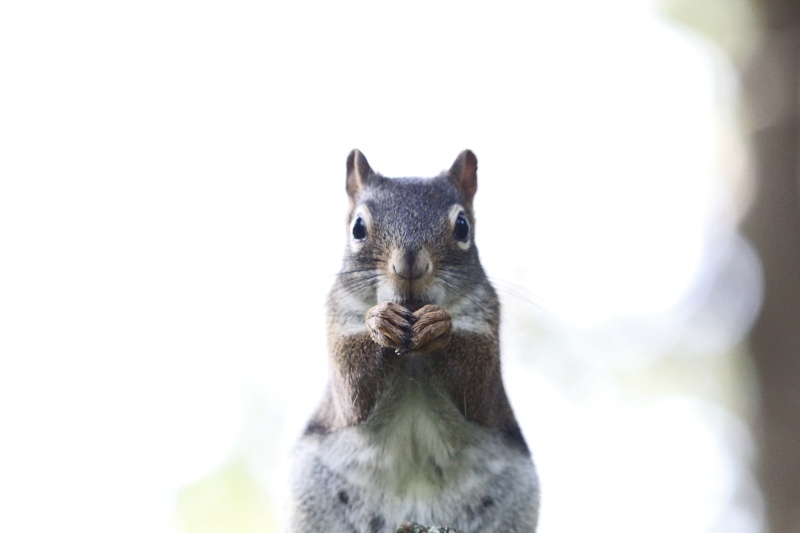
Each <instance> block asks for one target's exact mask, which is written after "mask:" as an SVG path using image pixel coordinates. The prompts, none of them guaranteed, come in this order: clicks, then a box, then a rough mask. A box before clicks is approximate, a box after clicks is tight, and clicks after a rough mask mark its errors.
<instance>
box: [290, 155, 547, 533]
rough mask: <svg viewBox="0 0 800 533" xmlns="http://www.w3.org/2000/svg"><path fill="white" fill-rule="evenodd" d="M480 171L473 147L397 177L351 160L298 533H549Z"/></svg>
mask: <svg viewBox="0 0 800 533" xmlns="http://www.w3.org/2000/svg"><path fill="white" fill-rule="evenodd" d="M477 167H478V161H477V158H476V157H475V155H474V154H473V153H472V152H471V151H469V150H465V151H463V152H462V153H461V154H460V155H459V156H458V158H457V159H456V161H455V162H454V163H453V165H452V166H451V168H450V169H449V170H447V171H444V172H442V173H441V174H439V175H438V176H437V177H435V178H387V177H384V176H382V175H380V174H378V173H377V172H375V171H373V170H372V168H370V165H369V163H368V162H367V159H366V158H365V157H364V155H363V154H362V153H361V152H359V151H358V150H353V151H352V152H351V153H350V155H349V156H348V158H347V180H346V190H347V195H348V197H349V212H348V216H347V226H346V227H347V244H346V248H345V253H344V262H343V266H342V270H341V271H340V272H339V274H338V275H337V277H336V280H335V282H334V284H333V287H332V289H331V291H330V295H329V298H328V305H327V317H328V351H329V380H328V385H327V388H326V390H325V394H324V398H323V401H322V403H321V405H320V406H319V408H318V409H317V411H316V413H315V414H314V415H313V417H312V418H311V420H310V422H309V423H308V425H307V426H306V429H305V431H304V433H303V435H302V437H301V438H300V440H299V442H298V444H297V446H296V447H295V450H294V466H293V470H292V475H291V482H290V494H289V498H288V499H289V501H288V520H287V524H286V531H291V532H323V531H325V532H338V531H343V532H348V533H349V532H359V533H393V532H395V531H396V530H398V528H400V530H408V531H410V530H411V529H410V526H411V525H413V524H416V525H418V523H422V524H427V525H435V526H437V527H446V528H452V529H447V531H459V532H463V533H477V532H479V531H491V532H500V531H503V532H520V533H533V532H535V531H536V523H537V520H538V513H539V481H538V477H537V473H536V469H535V467H534V463H533V460H532V458H531V454H530V451H529V449H528V446H527V444H526V442H525V439H524V438H523V435H522V432H521V431H520V428H519V425H518V424H517V421H516V419H515V417H514V413H513V411H512V409H511V405H510V403H509V400H508V398H507V396H506V392H505V389H504V387H503V381H502V377H501V373H500V339H499V322H500V305H499V301H498V298H497V294H496V292H495V290H494V288H493V287H492V285H491V284H490V282H489V280H488V278H487V277H486V274H485V272H484V270H483V267H482V266H481V263H480V260H479V257H478V251H477V249H476V247H475V241H474V236H475V235H474V228H475V217H474V214H473V207H472V204H473V198H474V196H475V192H476V190H477V185H478V181H477ZM404 528H405V529H404Z"/></svg>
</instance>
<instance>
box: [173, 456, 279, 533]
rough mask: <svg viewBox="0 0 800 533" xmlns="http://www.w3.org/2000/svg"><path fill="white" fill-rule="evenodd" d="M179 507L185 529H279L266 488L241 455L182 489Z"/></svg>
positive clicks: (247, 532)
mask: <svg viewBox="0 0 800 533" xmlns="http://www.w3.org/2000/svg"><path fill="white" fill-rule="evenodd" d="M177 507H178V520H179V522H180V529H181V530H182V531H184V532H186V533H256V532H258V533H272V532H276V531H277V527H276V524H275V516H274V513H273V512H272V509H271V507H270V505H269V499H268V496H267V494H266V491H265V490H264V489H263V487H261V485H260V483H259V482H258V480H256V479H255V478H254V477H253V475H252V474H251V472H250V470H249V468H248V466H247V464H246V462H245V460H244V459H243V458H240V457H239V458H234V459H232V460H231V461H229V462H228V463H227V464H225V465H223V466H222V467H221V468H220V469H219V470H218V471H217V472H215V473H213V474H212V475H210V476H209V477H207V478H205V479H202V480H200V481H197V482H195V483H193V484H191V485H189V486H187V487H186V488H185V489H183V491H181V493H180V495H179V497H178V506H177Z"/></svg>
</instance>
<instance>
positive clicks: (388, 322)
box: [365, 302, 416, 351]
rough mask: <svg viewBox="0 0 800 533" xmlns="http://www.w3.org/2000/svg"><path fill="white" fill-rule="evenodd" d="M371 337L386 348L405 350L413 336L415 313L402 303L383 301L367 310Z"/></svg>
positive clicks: (366, 318)
mask: <svg viewBox="0 0 800 533" xmlns="http://www.w3.org/2000/svg"><path fill="white" fill-rule="evenodd" d="M365 320H366V322H367V329H369V334H370V337H372V340H373V341H375V342H376V343H378V344H379V345H380V346H383V347H384V348H391V349H393V350H399V351H402V350H405V349H407V348H408V347H409V345H410V343H411V338H412V331H411V328H412V324H413V323H414V321H415V320H416V319H415V317H414V314H413V313H412V312H411V311H409V310H408V309H406V308H405V307H403V306H402V305H399V304H396V303H392V302H381V303H379V304H378V305H376V306H375V307H373V308H371V309H370V310H369V311H367V316H366V317H365Z"/></svg>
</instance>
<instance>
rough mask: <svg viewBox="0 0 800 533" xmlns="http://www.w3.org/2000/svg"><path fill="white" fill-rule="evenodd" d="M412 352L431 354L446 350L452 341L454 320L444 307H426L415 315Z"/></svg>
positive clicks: (410, 347)
mask: <svg viewBox="0 0 800 533" xmlns="http://www.w3.org/2000/svg"><path fill="white" fill-rule="evenodd" d="M414 319H415V320H414V322H413V324H412V326H411V343H410V345H409V349H410V350H414V351H416V352H431V351H433V350H438V349H440V348H444V346H445V345H447V343H448V342H449V341H450V332H451V331H452V329H453V318H452V317H451V316H450V313H448V312H447V311H446V310H445V309H444V308H443V307H439V306H438V305H426V306H424V307H422V308H420V309H419V310H417V311H416V312H415V313H414Z"/></svg>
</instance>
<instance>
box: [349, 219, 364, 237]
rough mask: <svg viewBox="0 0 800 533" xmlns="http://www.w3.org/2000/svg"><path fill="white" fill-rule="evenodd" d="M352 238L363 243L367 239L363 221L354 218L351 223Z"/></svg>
mask: <svg viewBox="0 0 800 533" xmlns="http://www.w3.org/2000/svg"><path fill="white" fill-rule="evenodd" d="M352 231H353V238H354V239H355V240H357V241H363V240H364V239H366V238H367V225H366V224H365V223H364V219H363V218H361V217H360V216H359V217H356V219H355V221H353V229H352Z"/></svg>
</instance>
